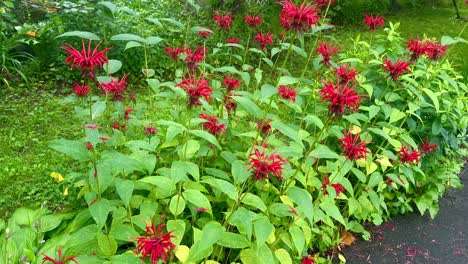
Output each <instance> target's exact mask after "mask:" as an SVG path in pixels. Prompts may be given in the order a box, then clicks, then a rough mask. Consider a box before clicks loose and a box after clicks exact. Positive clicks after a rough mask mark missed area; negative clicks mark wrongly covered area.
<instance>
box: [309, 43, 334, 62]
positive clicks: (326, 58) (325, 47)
mask: <svg viewBox="0 0 468 264" xmlns="http://www.w3.org/2000/svg"><path fill="white" fill-rule="evenodd" d="M315 52H317V53H319V54H321V55H322V63H323V64H325V65H327V66H330V65H331V63H330V60H331V57H332V55H334V54H336V53H338V52H339V50H338V47H337V46H336V45H331V44H329V43H327V42H325V41H324V42H322V43H320V44H319V47H318V48H317V49H316V50H315Z"/></svg>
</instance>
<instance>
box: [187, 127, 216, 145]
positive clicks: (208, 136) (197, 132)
mask: <svg viewBox="0 0 468 264" xmlns="http://www.w3.org/2000/svg"><path fill="white" fill-rule="evenodd" d="M189 133H190V134H192V135H194V136H197V137H200V138H203V139H204V140H206V141H208V142H210V143H211V144H213V145H215V146H216V147H217V148H219V149H221V146H220V145H219V142H218V140H217V139H216V137H215V136H213V135H212V134H210V133H208V132H206V131H204V130H189Z"/></svg>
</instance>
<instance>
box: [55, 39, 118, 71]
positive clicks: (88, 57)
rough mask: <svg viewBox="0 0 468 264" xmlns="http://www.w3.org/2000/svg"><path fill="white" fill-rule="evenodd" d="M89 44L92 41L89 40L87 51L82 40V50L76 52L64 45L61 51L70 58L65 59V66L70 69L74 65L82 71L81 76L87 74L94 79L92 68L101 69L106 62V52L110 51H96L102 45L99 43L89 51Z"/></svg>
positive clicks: (68, 45) (69, 46)
mask: <svg viewBox="0 0 468 264" xmlns="http://www.w3.org/2000/svg"><path fill="white" fill-rule="evenodd" d="M91 42H92V40H89V43H88V49H86V47H85V43H84V40H82V45H83V48H82V50H81V51H78V50H77V49H75V48H74V47H72V46H71V45H70V44H65V45H64V46H62V49H64V50H66V51H67V52H68V53H69V54H70V56H68V58H66V59H65V64H70V65H71V69H73V67H74V66H75V65H76V66H77V67H78V68H81V69H82V73H83V74H89V75H90V76H92V77H94V68H95V67H96V66H99V67H102V65H103V64H104V63H107V62H108V60H107V57H106V52H107V51H108V50H110V48H106V49H103V50H101V51H98V47H99V45H101V43H102V41H101V42H99V43H98V44H97V45H96V47H94V49H93V50H91Z"/></svg>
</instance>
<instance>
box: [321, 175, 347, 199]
mask: <svg viewBox="0 0 468 264" xmlns="http://www.w3.org/2000/svg"><path fill="white" fill-rule="evenodd" d="M329 185H330V178H329V177H327V178H325V180H324V181H323V184H322V187H321V188H322V190H323V194H325V195H328V191H327V187H328V186H329ZM331 186H332V187H333V189H335V192H336V196H339V195H340V194H341V193H342V192H344V190H345V188H344V186H343V185H341V184H339V183H332V184H331Z"/></svg>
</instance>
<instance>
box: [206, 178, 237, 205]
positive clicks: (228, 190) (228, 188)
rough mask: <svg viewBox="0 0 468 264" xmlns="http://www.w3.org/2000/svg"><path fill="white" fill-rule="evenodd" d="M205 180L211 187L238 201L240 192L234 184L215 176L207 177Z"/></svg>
mask: <svg viewBox="0 0 468 264" xmlns="http://www.w3.org/2000/svg"><path fill="white" fill-rule="evenodd" d="M203 182H205V183H208V184H209V185H211V187H213V188H215V189H217V190H219V191H221V192H222V193H224V194H226V195H227V196H228V197H229V198H231V199H232V200H234V201H237V198H238V194H237V190H236V187H234V185H232V184H231V183H230V182H227V181H225V180H221V179H215V178H206V179H204V180H203Z"/></svg>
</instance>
